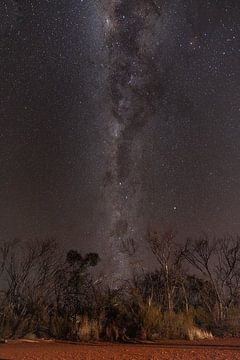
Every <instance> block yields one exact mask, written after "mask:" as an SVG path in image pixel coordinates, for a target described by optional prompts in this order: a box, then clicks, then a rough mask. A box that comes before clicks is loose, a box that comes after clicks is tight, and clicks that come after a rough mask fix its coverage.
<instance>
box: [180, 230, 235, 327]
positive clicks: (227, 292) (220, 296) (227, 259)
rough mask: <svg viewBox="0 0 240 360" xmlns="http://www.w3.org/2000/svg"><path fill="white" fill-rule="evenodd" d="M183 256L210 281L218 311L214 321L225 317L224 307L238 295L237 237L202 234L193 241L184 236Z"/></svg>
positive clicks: (231, 302) (226, 307)
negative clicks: (217, 236) (214, 236)
mask: <svg viewBox="0 0 240 360" xmlns="http://www.w3.org/2000/svg"><path fill="white" fill-rule="evenodd" d="M182 255H183V257H184V258H185V260H187V262H188V263H189V264H191V266H192V267H193V268H195V269H196V270H197V272H198V273H199V274H200V275H201V276H202V277H203V279H206V280H208V281H209V282H210V283H211V285H212V288H213V289H214V293H215V298H216V304H217V310H218V311H217V319H216V320H217V321H222V320H224V318H225V315H226V310H227V309H228V308H229V306H230V305H231V304H233V303H234V302H236V301H237V298H238V296H239V285H240V237H239V236H236V237H235V238H234V237H232V236H225V237H222V238H213V239H209V237H208V235H207V234H204V235H202V236H201V237H199V238H197V239H194V240H193V239H187V241H186V243H185V245H184V248H183V250H182Z"/></svg>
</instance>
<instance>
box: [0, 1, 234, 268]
mask: <svg viewBox="0 0 240 360" xmlns="http://www.w3.org/2000/svg"><path fill="white" fill-rule="evenodd" d="M0 20H1V21H0V24H1V25H0V36H1V42H0V52H1V68H0V79H1V81H0V92H1V97H0V99H1V106H0V164H1V167H0V184H1V187H0V214H1V217H0V219H1V220H0V234H1V237H3V238H6V237H7V238H13V237H36V236H38V237H41V236H54V237H56V238H58V239H59V240H60V241H62V242H64V243H67V244H69V245H71V246H75V247H79V248H81V249H83V250H85V249H87V250H96V251H99V252H100V253H103V252H104V251H105V249H106V248H107V247H108V246H109V244H110V245H111V247H112V246H113V247H112V251H113V252H115V253H116V252H117V249H118V241H119V242H120V241H121V240H122V239H124V238H127V237H129V236H133V237H135V238H136V239H137V241H139V243H143V240H141V239H143V237H144V231H145V230H146V228H147V226H148V224H149V223H150V224H152V226H158V227H164V228H165V227H173V228H174V229H176V230H177V231H178V232H179V237H180V238H183V237H184V236H186V235H194V234H198V233H199V232H200V231H208V232H210V233H225V232H230V233H236V232H240V218H239V215H238V213H239V210H240V141H239V136H240V122H239V120H240V95H239V94H240V67H239V64H240V38H239V36H240V4H239V2H238V1H236V0H222V1H217V0H209V1H204V2H200V1H197V0H170V1H164V0H159V1H157V0H156V1H132V2H129V1H128V2H127V1H124V0H121V1H120V0H119V1H108V0H102V1H101V0H99V1H90V0H83V1H79V0H70V1H68V2H66V1H63V0H60V1H55V0H53V1H47V0H42V1H39V0H35V1H33V0H32V1H23V0H19V1H17V0H15V1H14V0H4V1H2V2H1V5H0ZM107 252H108V251H107V250H106V253H107ZM119 256H120V255H119ZM120 262H122V259H120Z"/></svg>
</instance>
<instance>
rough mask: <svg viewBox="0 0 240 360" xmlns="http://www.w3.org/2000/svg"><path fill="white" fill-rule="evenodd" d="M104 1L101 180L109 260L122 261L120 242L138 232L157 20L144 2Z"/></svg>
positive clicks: (156, 10) (153, 86)
mask: <svg viewBox="0 0 240 360" xmlns="http://www.w3.org/2000/svg"><path fill="white" fill-rule="evenodd" d="M104 6H105V9H107V10H105V37H106V44H107V48H108V76H107V79H106V80H107V86H108V94H107V95H108V100H109V102H110V109H109V115H108V116H109V118H108V134H107V136H108V137H109V141H108V148H107V152H106V153H107V154H108V157H109V159H108V169H107V171H106V174H105V179H104V180H105V190H106V195H107V196H106V199H108V201H107V203H108V204H109V220H110V223H109V225H110V231H111V233H110V238H111V243H112V247H113V251H114V254H115V259H116V260H117V261H119V262H120V265H123V261H124V258H123V257H121V255H120V248H121V242H122V241H125V240H126V239H128V238H134V237H136V236H138V227H139V224H140V222H141V221H142V219H141V215H140V213H139V204H140V202H141V201H142V186H141V184H142V178H141V171H140V166H141V159H142V150H143V149H142V147H143V139H142V129H143V128H144V126H145V125H146V123H147V122H148V121H149V119H150V118H151V117H152V115H153V113H154V103H153V102H154V96H155V91H156V82H155V81H154V79H155V76H156V71H157V69H156V66H155V62H154V59H155V46H154V41H153V40H154V36H155V34H154V31H155V27H154V24H155V23H156V22H157V21H161V14H160V11H161V9H160V8H158V7H157V8H155V7H154V6H153V4H152V2H146V1H140V2H139V1H138V2H135V1H132V2H129V1H111V2H106V3H105V4H104ZM157 86H159V85H158V84H157ZM124 265H125V268H126V264H124Z"/></svg>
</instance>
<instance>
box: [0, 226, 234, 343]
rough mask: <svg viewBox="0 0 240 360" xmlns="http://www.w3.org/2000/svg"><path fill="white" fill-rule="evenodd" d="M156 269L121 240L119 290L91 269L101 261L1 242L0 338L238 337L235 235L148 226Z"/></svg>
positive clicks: (35, 244)
mask: <svg viewBox="0 0 240 360" xmlns="http://www.w3.org/2000/svg"><path fill="white" fill-rule="evenodd" d="M147 243H148V244H149V247H150V249H151V251H152V254H153V256H154V257H155V260H156V266H155V269H154V268H152V269H151V270H148V271H146V270H143V268H142V267H141V266H140V265H139V264H140V263H141V262H139V261H137V260H136V259H137V258H138V254H137V246H136V244H135V242H134V241H133V240H128V241H127V242H125V243H123V246H122V251H124V253H125V256H129V263H130V264H131V267H132V274H131V276H130V278H129V279H128V280H127V281H126V280H124V281H123V282H122V284H121V286H119V287H118V288H111V287H110V286H109V283H110V281H108V280H107V279H106V278H98V277H97V269H96V270H95V271H94V272H92V271H91V269H92V268H95V267H96V266H97V265H98V263H99V261H100V259H99V256H98V255H97V254H95V253H88V254H86V255H85V256H82V254H80V253H79V252H78V251H76V250H70V251H68V252H67V253H66V254H64V252H63V250H62V249H60V248H59V246H58V244H57V243H56V241H55V240H54V239H46V240H41V241H39V240H36V241H20V240H15V241H13V242H3V243H1V245H0V277H1V281H0V284H1V292H0V334H1V335H0V336H1V337H2V338H14V337H15V338H16V337H45V338H58V339H69V340H70V339H71V340H75V341H89V340H98V339H103V340H105V339H106V340H111V341H133V340H136V339H141V340H146V339H150V340H154V339H158V338H185V339H194V338H205V337H211V334H213V335H218V336H240V322H239V319H240V303H239V298H240V296H239V295H240V294H239V293H240V286H239V285H240V237H239V236H236V237H232V236H226V237H222V238H216V239H209V237H208V236H207V235H203V236H201V237H199V238H196V239H187V240H186V242H185V244H183V245H181V246H179V245H178V244H177V243H176V233H174V232H172V231H168V232H164V233H159V232H156V231H155V232H151V231H149V232H148V235H147ZM103 279H104V280H103Z"/></svg>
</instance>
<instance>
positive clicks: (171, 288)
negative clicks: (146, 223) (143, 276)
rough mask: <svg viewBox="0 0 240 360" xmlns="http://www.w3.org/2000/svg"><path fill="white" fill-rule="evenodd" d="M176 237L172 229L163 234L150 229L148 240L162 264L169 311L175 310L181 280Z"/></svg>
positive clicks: (161, 269)
mask: <svg viewBox="0 0 240 360" xmlns="http://www.w3.org/2000/svg"><path fill="white" fill-rule="evenodd" d="M175 239H176V233H175V232H173V231H171V230H170V231H165V232H164V233H162V234H161V233H159V232H157V231H150V230H149V231H148V236H147V241H148V243H149V245H150V248H151V250H152V252H153V254H154V255H155V258H156V260H157V262H158V264H159V266H160V272H162V274H163V276H164V280H165V282H164V283H165V284H164V293H165V296H166V302H167V309H168V312H169V313H172V312H173V297H174V293H175V290H176V286H177V282H178V280H179V279H178V275H177V274H178V271H179V268H180V260H181V259H180V257H179V254H178V252H177V245H176V241H175Z"/></svg>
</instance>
